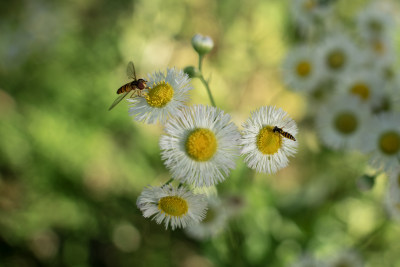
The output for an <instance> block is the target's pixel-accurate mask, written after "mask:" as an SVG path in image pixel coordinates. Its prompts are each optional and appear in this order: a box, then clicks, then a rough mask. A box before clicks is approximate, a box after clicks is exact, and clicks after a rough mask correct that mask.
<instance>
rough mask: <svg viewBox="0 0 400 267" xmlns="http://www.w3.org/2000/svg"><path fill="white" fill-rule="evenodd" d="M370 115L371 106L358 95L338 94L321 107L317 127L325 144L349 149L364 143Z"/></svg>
mask: <svg viewBox="0 0 400 267" xmlns="http://www.w3.org/2000/svg"><path fill="white" fill-rule="evenodd" d="M370 116H371V115H370V109H369V106H368V105H366V104H365V103H362V102H361V101H360V99H358V98H357V97H355V96H346V95H337V96H335V97H334V98H332V99H331V100H330V101H329V102H328V103H326V104H325V105H324V106H322V107H321V108H320V111H319V112H318V114H317V117H316V127H317V131H318V134H319V136H320V138H321V140H322V142H323V143H324V144H325V145H327V146H328V147H330V148H333V149H337V150H339V149H346V150H349V149H353V148H358V147H360V146H361V145H362V144H363V141H364V136H365V135H367V132H368V131H367V130H368V126H369V125H370V123H371V122H370Z"/></svg>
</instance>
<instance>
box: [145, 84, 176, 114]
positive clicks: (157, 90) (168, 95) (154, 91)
mask: <svg viewBox="0 0 400 267" xmlns="http://www.w3.org/2000/svg"><path fill="white" fill-rule="evenodd" d="M173 95H174V89H172V86H171V85H170V84H169V83H166V82H160V83H158V84H156V85H155V86H154V87H153V88H150V89H149V93H148V94H147V96H146V100H147V103H148V104H149V105H150V106H152V107H154V108H162V107H164V106H165V105H166V104H168V102H169V101H171V99H172V96H173Z"/></svg>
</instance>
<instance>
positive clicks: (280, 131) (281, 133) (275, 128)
mask: <svg viewBox="0 0 400 267" xmlns="http://www.w3.org/2000/svg"><path fill="white" fill-rule="evenodd" d="M272 132H274V133H276V132H278V133H279V134H280V135H282V136H283V137H286V138H288V139H290V140H293V141H296V138H294V136H293V135H291V134H290V133H288V132H285V131H283V130H282V128H278V126H275V127H274V129H272Z"/></svg>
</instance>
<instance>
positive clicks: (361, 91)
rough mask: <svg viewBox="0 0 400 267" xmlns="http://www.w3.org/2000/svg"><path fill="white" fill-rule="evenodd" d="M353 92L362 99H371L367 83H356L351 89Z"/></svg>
mask: <svg viewBox="0 0 400 267" xmlns="http://www.w3.org/2000/svg"><path fill="white" fill-rule="evenodd" d="M350 91H351V93H352V94H354V95H358V96H359V97H360V98H361V99H362V100H367V99H369V87H368V85H366V84H365V83H356V84H354V85H353V87H351V89H350Z"/></svg>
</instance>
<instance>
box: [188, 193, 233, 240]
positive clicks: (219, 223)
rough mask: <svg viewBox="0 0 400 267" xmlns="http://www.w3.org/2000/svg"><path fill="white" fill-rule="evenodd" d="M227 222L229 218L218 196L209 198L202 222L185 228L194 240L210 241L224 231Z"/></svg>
mask: <svg viewBox="0 0 400 267" xmlns="http://www.w3.org/2000/svg"><path fill="white" fill-rule="evenodd" d="M227 221H228V216H227V213H226V211H225V208H224V206H223V204H222V202H221V200H220V199H219V198H218V197H216V196H214V197H209V198H208V210H207V213H206V216H205V218H204V219H203V220H202V221H201V222H199V223H196V224H193V225H191V226H189V227H187V228H185V232H186V234H187V235H188V236H190V237H192V238H194V239H198V240H206V239H210V238H212V237H214V236H216V235H218V234H219V233H221V232H222V231H223V230H224V228H225V226H226V224H227Z"/></svg>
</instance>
